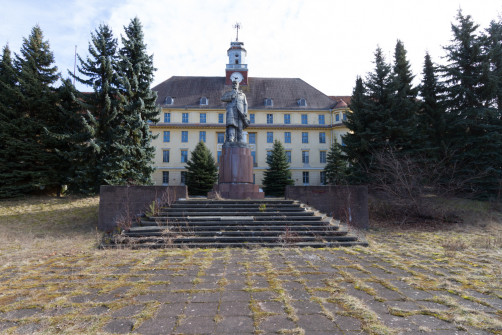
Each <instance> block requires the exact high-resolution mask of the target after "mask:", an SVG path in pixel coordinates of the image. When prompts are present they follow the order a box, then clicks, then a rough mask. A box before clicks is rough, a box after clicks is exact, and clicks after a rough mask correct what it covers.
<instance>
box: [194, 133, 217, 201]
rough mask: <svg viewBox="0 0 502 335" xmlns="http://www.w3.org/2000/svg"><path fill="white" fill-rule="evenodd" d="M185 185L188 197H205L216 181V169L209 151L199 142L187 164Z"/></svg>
mask: <svg viewBox="0 0 502 335" xmlns="http://www.w3.org/2000/svg"><path fill="white" fill-rule="evenodd" d="M186 167H187V181H186V185H187V188H188V193H189V194H190V195H207V193H208V192H209V191H211V190H212V188H213V186H214V184H215V183H216V182H217V180H218V167H217V166H216V162H215V160H214V157H213V155H212V154H211V151H210V150H209V149H208V148H207V147H206V145H205V144H204V142H199V143H198V144H197V145H196V146H195V149H194V150H193V151H192V153H191V158H190V160H189V161H188V162H187V165H186Z"/></svg>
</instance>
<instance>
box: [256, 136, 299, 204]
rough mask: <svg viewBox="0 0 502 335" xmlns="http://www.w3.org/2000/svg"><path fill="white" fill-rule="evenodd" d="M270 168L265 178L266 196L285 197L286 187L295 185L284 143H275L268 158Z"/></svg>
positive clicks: (276, 141)
mask: <svg viewBox="0 0 502 335" xmlns="http://www.w3.org/2000/svg"><path fill="white" fill-rule="evenodd" d="M267 164H268V168H267V170H265V176H264V178H263V190H264V191H265V194H266V195H271V196H278V197H283V196H284V192H285V191H286V186H288V185H293V184H294V182H293V179H291V170H290V169H289V163H288V159H287V157H286V151H285V150H284V147H283V145H282V143H281V142H280V141H278V140H275V141H274V145H273V147H272V151H271V153H270V154H269V155H268V156H267Z"/></svg>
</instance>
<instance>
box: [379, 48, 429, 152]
mask: <svg viewBox="0 0 502 335" xmlns="http://www.w3.org/2000/svg"><path fill="white" fill-rule="evenodd" d="M410 67H411V66H410V63H409V62H408V59H407V57H406V49H405V48H404V44H403V42H401V41H400V40H398V41H397V43H396V48H395V53H394V68H393V75H392V85H393V89H394V94H393V95H392V99H391V107H390V117H389V119H388V122H387V126H386V128H388V129H389V145H390V146H392V147H393V148H394V149H395V150H396V152H399V153H401V154H410V153H416V152H418V151H421V149H422V147H423V145H422V144H423V139H421V138H420V133H419V132H418V131H417V112H418V101H417V95H418V89H417V88H416V87H413V84H412V82H413V79H414V77H415V76H414V75H413V74H412V73H411V69H410Z"/></svg>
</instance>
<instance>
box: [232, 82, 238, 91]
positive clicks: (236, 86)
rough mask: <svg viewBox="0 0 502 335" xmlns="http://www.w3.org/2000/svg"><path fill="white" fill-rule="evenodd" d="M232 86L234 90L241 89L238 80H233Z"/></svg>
mask: <svg viewBox="0 0 502 335" xmlns="http://www.w3.org/2000/svg"><path fill="white" fill-rule="evenodd" d="M232 88H233V89H234V90H238V89H239V82H238V81H237V80H234V81H232Z"/></svg>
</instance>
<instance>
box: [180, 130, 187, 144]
mask: <svg viewBox="0 0 502 335" xmlns="http://www.w3.org/2000/svg"><path fill="white" fill-rule="evenodd" d="M181 142H183V143H186V142H188V131H185V130H183V131H182V132H181Z"/></svg>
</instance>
